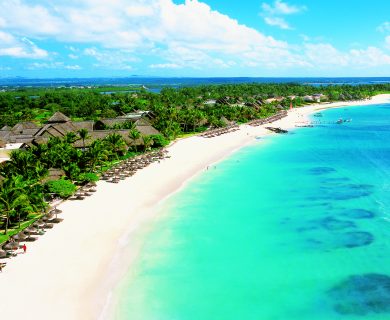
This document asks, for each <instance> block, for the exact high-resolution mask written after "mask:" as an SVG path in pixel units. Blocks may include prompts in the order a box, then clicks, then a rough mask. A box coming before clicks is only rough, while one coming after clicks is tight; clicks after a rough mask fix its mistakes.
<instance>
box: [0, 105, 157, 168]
mask: <svg viewBox="0 0 390 320" xmlns="http://www.w3.org/2000/svg"><path fill="white" fill-rule="evenodd" d="M152 119H153V114H152V113H149V112H147V111H141V112H136V113H131V114H128V115H125V116H121V117H117V118H111V119H100V120H97V121H93V120H87V121H72V120H71V119H70V118H68V117H67V116H65V115H64V114H63V113H61V112H56V113H54V114H53V116H52V117H50V118H49V119H48V120H47V121H46V123H45V124H44V125H43V126H38V125H37V124H36V123H34V122H32V121H27V122H19V123H17V124H16V125H15V126H13V127H12V128H10V127H8V126H4V127H3V128H1V130H0V161H1V160H3V161H4V160H6V159H7V158H8V155H9V154H10V152H12V151H13V150H15V149H23V148H28V147H29V146H31V145H38V144H43V143H47V142H48V140H49V139H50V138H52V137H58V138H63V137H65V136H66V134H68V133H77V132H78V131H79V130H81V129H86V130H87V131H88V138H87V139H86V140H85V141H84V143H85V146H87V147H88V146H89V145H90V144H91V143H92V142H93V141H95V140H97V139H104V138H105V137H106V136H108V135H109V134H112V133H117V134H120V135H121V136H122V137H123V138H124V140H125V141H126V142H127V143H130V142H133V141H130V138H129V137H128V135H129V131H130V130H129V129H122V128H121V126H122V125H124V124H126V123H128V122H130V123H132V126H133V127H134V128H135V129H137V130H138V131H139V133H140V134H141V135H142V136H148V135H156V134H159V131H158V130H157V129H155V128H154V127H153V126H152V124H151V121H152ZM115 128H119V129H115ZM133 143H135V144H140V143H141V140H140V139H138V140H137V141H135V142H133ZM74 146H75V147H76V148H82V147H83V143H82V141H80V140H77V141H76V142H74Z"/></svg>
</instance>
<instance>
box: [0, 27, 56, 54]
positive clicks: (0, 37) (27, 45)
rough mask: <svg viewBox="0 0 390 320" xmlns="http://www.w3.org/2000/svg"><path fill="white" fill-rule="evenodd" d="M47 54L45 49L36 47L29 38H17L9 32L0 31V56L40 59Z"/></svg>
mask: <svg viewBox="0 0 390 320" xmlns="http://www.w3.org/2000/svg"><path fill="white" fill-rule="evenodd" d="M48 55H49V54H48V52H47V51H46V50H44V49H41V48H38V46H37V45H36V44H35V43H34V42H32V41H31V40H29V39H27V38H25V37H23V38H21V39H18V38H16V37H14V36H13V35H12V34H10V33H7V32H3V31H0V56H10V57H14V58H31V59H41V58H46V57H48Z"/></svg>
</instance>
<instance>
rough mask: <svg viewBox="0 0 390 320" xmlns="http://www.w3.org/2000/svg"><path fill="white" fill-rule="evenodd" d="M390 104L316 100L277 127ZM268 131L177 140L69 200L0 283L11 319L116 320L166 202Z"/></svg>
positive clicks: (385, 99) (385, 98) (0, 299)
mask: <svg viewBox="0 0 390 320" xmlns="http://www.w3.org/2000/svg"><path fill="white" fill-rule="evenodd" d="M389 102H390V94H386V95H378V96H375V97H373V99H372V100H368V101H357V102H337V103H331V104H314V105H310V106H305V107H301V108H297V109H293V110H292V111H289V112H288V116H287V117H286V118H283V119H281V120H278V121H276V122H274V123H272V124H271V126H276V127H281V128H283V129H292V128H294V126H295V124H297V123H301V122H304V121H307V120H308V116H309V115H310V114H312V113H314V112H317V111H320V110H324V109H329V108H338V107H346V106H361V105H372V104H381V103H389ZM265 126H267V125H265ZM268 134H271V133H270V132H269V131H268V130H266V129H265V128H264V125H262V126H259V127H250V126H248V125H242V126H240V130H239V131H236V132H232V133H229V134H224V135H221V136H219V137H215V138H202V137H199V136H192V137H189V138H185V139H180V140H177V141H175V142H174V143H172V144H171V145H170V146H169V147H168V150H169V155H170V156H171V158H168V159H165V160H163V161H161V163H153V164H151V165H150V166H149V167H147V168H144V169H143V170H141V171H139V172H137V173H136V174H135V175H134V176H133V177H131V178H129V179H126V180H124V181H121V182H120V183H119V184H117V185H115V184H110V183H106V182H104V181H99V182H98V187H97V192H96V193H95V194H94V195H92V196H91V197H89V198H87V199H85V200H83V201H66V202H64V203H62V204H61V205H60V206H59V207H58V208H59V209H61V210H63V213H62V214H61V217H62V218H64V221H63V222H62V223H60V224H59V225H57V226H56V227H55V228H54V230H52V231H49V232H47V233H46V234H45V235H44V236H42V237H40V238H39V240H38V241H37V242H35V243H28V244H27V246H28V249H27V254H25V255H23V254H21V255H19V256H18V257H16V258H13V259H11V260H9V261H7V268H5V269H4V271H3V273H0V287H1V288H6V289H5V290H2V291H1V292H0V308H1V309H2V315H3V317H4V318H10V319H11V318H12V319H22V318H24V317H29V318H32V319H35V318H40V319H51V318H53V319H98V318H99V319H107V318H111V317H110V315H112V314H113V310H112V309H113V307H114V306H115V301H116V299H115V294H114V295H113V292H115V288H116V287H117V285H118V283H119V282H120V279H122V278H123V276H124V275H125V274H126V273H127V272H128V268H129V266H130V265H131V262H132V261H133V260H134V259H135V258H136V256H137V254H138V252H139V250H140V248H141V247H142V240H141V239H139V237H138V234H145V233H147V230H148V227H149V226H150V222H151V221H152V220H153V219H154V217H155V216H156V215H157V214H158V212H159V208H160V206H161V205H162V204H163V203H164V201H165V200H166V199H167V198H169V197H170V196H172V195H173V194H174V193H176V192H178V191H180V189H182V188H183V187H185V185H186V184H187V183H189V182H190V181H191V179H193V178H194V177H196V176H197V175H198V174H200V173H201V172H202V171H204V170H205V168H206V167H207V166H210V165H212V164H213V163H217V162H219V161H222V160H223V159H225V158H226V157H228V156H230V155H231V154H232V153H234V152H236V151H238V150H239V149H241V148H242V147H244V146H246V145H248V144H250V143H251V142H252V141H255V137H258V136H265V135H268ZM129 243H131V245H129ZM26 284H27V285H26ZM21 303H23V308H21V307H20V304H21ZM96 306H99V307H96ZM103 309H104V310H103ZM102 311H103V312H104V313H102Z"/></svg>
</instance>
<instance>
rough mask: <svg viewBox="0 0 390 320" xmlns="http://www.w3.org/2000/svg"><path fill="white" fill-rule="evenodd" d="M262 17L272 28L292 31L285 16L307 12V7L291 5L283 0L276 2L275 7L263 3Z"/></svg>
mask: <svg viewBox="0 0 390 320" xmlns="http://www.w3.org/2000/svg"><path fill="white" fill-rule="evenodd" d="M261 8H262V10H263V11H262V12H261V13H260V15H261V16H263V18H264V22H265V23H266V24H268V25H270V26H275V27H279V28H281V29H284V30H289V29H292V28H291V27H290V25H289V24H288V23H287V21H286V20H285V19H284V18H283V16H286V15H291V14H296V13H300V12H303V11H305V10H306V9H307V8H306V7H305V6H297V5H290V4H288V3H286V2H283V1H281V0H276V1H275V2H274V4H273V5H270V4H268V3H263V4H262V5H261Z"/></svg>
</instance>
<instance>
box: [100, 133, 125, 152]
mask: <svg viewBox="0 0 390 320" xmlns="http://www.w3.org/2000/svg"><path fill="white" fill-rule="evenodd" d="M104 142H105V143H106V144H107V146H108V147H109V149H110V150H111V151H112V152H113V153H114V154H115V156H116V157H118V155H119V154H121V153H124V151H125V149H126V142H125V140H123V138H122V136H121V135H120V134H118V133H111V134H109V135H108V136H107V137H105V138H104Z"/></svg>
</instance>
